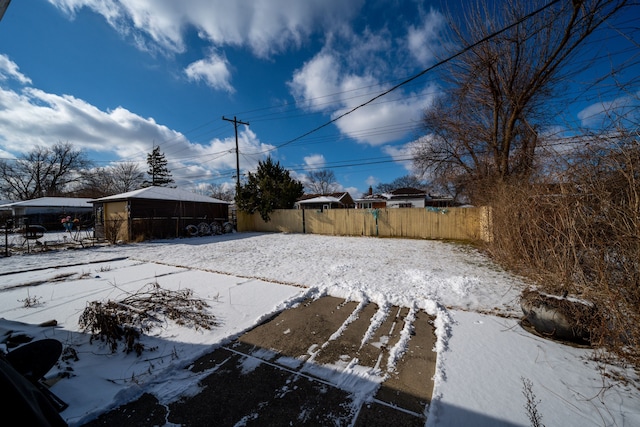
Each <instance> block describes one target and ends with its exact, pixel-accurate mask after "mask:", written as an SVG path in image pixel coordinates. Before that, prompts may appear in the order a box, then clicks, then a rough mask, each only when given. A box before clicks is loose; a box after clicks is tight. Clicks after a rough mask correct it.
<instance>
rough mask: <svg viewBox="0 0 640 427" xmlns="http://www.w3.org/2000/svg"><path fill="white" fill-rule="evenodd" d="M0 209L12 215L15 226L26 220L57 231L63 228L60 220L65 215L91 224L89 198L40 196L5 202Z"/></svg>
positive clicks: (24, 222)
mask: <svg viewBox="0 0 640 427" xmlns="http://www.w3.org/2000/svg"><path fill="white" fill-rule="evenodd" d="M0 210H1V211H4V212H5V213H6V216H7V217H8V216H11V217H13V221H14V226H15V227H21V226H23V225H25V224H26V223H27V222H28V223H29V224H31V225H41V226H43V227H44V228H46V229H47V230H49V231H58V230H62V229H63V227H62V222H61V221H62V219H63V218H66V217H67V216H70V217H71V218H72V219H77V220H78V222H79V223H80V224H82V225H85V226H92V225H93V220H92V214H93V206H92V205H91V199H85V198H80V197H40V198H38V199H32V200H23V201H20V202H12V203H7V204H4V205H1V206H0ZM9 212H10V213H9Z"/></svg>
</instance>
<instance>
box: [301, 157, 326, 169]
mask: <svg viewBox="0 0 640 427" xmlns="http://www.w3.org/2000/svg"><path fill="white" fill-rule="evenodd" d="M326 163H327V161H326V160H325V158H324V156H323V155H322V154H313V155H311V156H306V157H304V164H305V169H306V170H315V169H322V168H323V167H324V166H325V164H326Z"/></svg>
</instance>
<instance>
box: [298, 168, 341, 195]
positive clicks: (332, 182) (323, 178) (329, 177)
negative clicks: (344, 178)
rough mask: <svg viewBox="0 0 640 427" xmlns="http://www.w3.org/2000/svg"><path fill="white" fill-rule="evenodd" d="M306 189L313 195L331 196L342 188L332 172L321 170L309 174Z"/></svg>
mask: <svg viewBox="0 0 640 427" xmlns="http://www.w3.org/2000/svg"><path fill="white" fill-rule="evenodd" d="M304 187H305V189H306V190H307V192H309V193H311V194H331V193H335V192H336V191H337V190H338V188H339V187H340V186H339V184H338V183H337V182H336V175H335V173H333V171H332V170H329V169H321V170H316V171H311V172H309V173H308V174H307V179H306V180H305V184H304Z"/></svg>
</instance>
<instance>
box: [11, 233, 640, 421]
mask: <svg viewBox="0 0 640 427" xmlns="http://www.w3.org/2000/svg"><path fill="white" fill-rule="evenodd" d="M56 238H58V237H56V236H55V235H50V236H47V239H48V240H52V239H53V240H55V239H56ZM0 278H1V280H0V341H4V339H5V337H6V336H7V333H8V331H14V333H15V332H19V331H23V332H26V333H28V334H31V335H33V336H35V337H36V338H44V337H51V338H56V339H58V340H60V341H62V343H63V344H64V346H65V347H71V348H73V349H74V350H75V351H76V352H77V355H78V359H77V360H65V361H63V363H61V365H60V367H56V368H54V369H53V370H52V371H51V372H50V374H51V376H55V375H56V374H58V373H60V372H62V371H64V369H65V368H66V367H69V368H72V369H73V370H72V371H71V372H72V376H71V377H70V378H63V379H61V380H59V381H58V382H57V383H55V384H54V385H53V387H52V391H53V392H54V393H55V394H56V395H58V396H59V397H60V398H62V399H63V400H64V401H66V402H67V403H68V404H69V407H68V408H67V409H66V410H65V411H64V412H63V413H62V416H63V417H64V419H65V420H66V421H67V422H68V423H69V424H70V425H81V424H83V423H84V422H87V421H89V420H91V419H93V418H95V417H97V416H98V415H99V414H100V413H102V412H104V411H106V410H108V409H110V408H113V407H115V406H118V405H120V404H122V403H124V402H127V401H129V400H131V399H132V398H135V397H137V396H139V395H140V394H141V393H142V392H144V391H146V390H159V389H161V390H162V396H164V399H165V400H167V401H170V400H171V399H175V398H177V397H178V396H179V395H180V394H181V393H185V392H188V391H189V390H192V389H193V387H195V386H196V384H197V382H198V379H199V378H198V377H194V376H193V373H191V374H189V372H190V371H186V370H183V369H176V368H181V367H184V366H187V365H188V364H189V363H190V362H191V361H193V360H195V359H196V358H197V357H198V356H200V355H202V354H205V353H206V352H209V351H211V348H212V346H215V345H220V344H223V343H226V342H228V341H229V340H231V339H233V338H234V337H236V336H238V335H239V334H240V333H242V332H244V331H246V330H248V329H250V328H251V327H253V326H255V325H256V324H258V323H259V322H260V321H261V320H263V319H265V318H267V317H269V316H270V315H272V314H273V313H275V312H278V311H280V310H282V309H284V308H287V307H291V306H293V305H295V304H296V303H297V302H299V301H300V300H301V299H302V298H304V297H305V296H309V295H324V294H328V295H332V296H336V297H342V298H347V299H350V300H355V301H363V300H369V301H372V302H375V303H377V304H379V305H385V304H395V305H401V306H406V307H414V308H418V309H423V310H425V311H427V312H428V313H430V314H432V315H434V316H436V334H437V344H436V348H434V351H437V358H438V362H437V368H436V376H435V378H434V380H435V388H434V393H433V401H432V404H431V405H430V407H429V408H428V409H427V411H428V412H427V425H428V426H459V425H474V426H480V425H487V426H489V425H491V426H494V425H507V426H516V425H517V426H526V425H529V424H530V421H529V418H528V416H527V411H526V410H525V403H526V399H525V396H524V394H523V390H524V382H525V381H530V383H531V385H532V391H533V392H534V393H535V398H536V401H538V404H537V410H538V412H539V413H540V415H541V416H542V422H543V423H544V424H545V425H547V426H553V425H562V426H580V427H583V426H602V425H607V426H612V425H613V426H638V425H640V391H639V390H638V388H636V385H637V384H639V382H638V379H637V376H636V375H635V373H634V372H633V371H632V370H631V369H628V368H626V369H625V368H624V367H616V366H611V365H605V364H604V363H598V362H596V361H594V359H595V354H594V352H593V351H592V350H589V349H580V348H574V347H569V346H565V345H562V344H559V343H555V342H551V341H548V340H544V339H542V338H539V337H537V336H534V335H531V334H529V333H527V332H525V331H524V330H523V329H522V328H521V327H520V326H519V324H518V316H520V309H519V305H518V296H519V293H520V291H521V289H522V288H523V287H524V286H525V284H524V283H523V282H522V281H521V280H520V279H518V278H517V277H514V276H513V275H510V274H508V273H506V272H504V271H503V270H501V269H500V268H499V267H497V266H496V265H495V264H493V263H492V262H491V261H490V260H489V259H488V258H486V257H485V256H483V255H482V254H480V253H478V252H477V251H476V250H474V249H473V248H471V247H468V246H464V245H460V244H454V243H445V242H435V241H423V240H400V239H376V238H352V237H331V236H317V235H299V234H261V233H234V234H229V235H222V236H211V237H198V238H191V239H177V240H169V241H153V242H146V243H141V244H132V245H120V246H105V247H94V248H90V249H78V250H62V251H51V252H44V253H38V254H31V255H15V256H11V257H9V258H3V259H2V260H0ZM149 283H157V284H159V285H160V286H161V287H163V288H166V289H173V290H177V289H185V288H188V289H192V290H193V291H194V293H195V295H196V296H198V297H200V298H202V299H204V300H206V301H207V303H208V304H209V306H210V312H211V313H212V314H213V315H215V316H216V318H217V319H218V320H219V321H220V325H219V326H217V327H215V328H213V329H212V330H202V329H199V330H195V329H192V328H186V327H181V326H178V325H175V324H172V323H171V322H167V323H166V324H165V325H164V326H163V327H162V328H157V329H155V330H153V331H152V333H151V334H150V336H149V337H145V338H144V343H145V345H147V346H157V347H158V348H157V349H156V350H155V351H153V352H145V353H143V355H142V356H141V357H136V355H135V354H128V355H127V354H125V353H123V352H117V353H115V354H112V353H111V352H110V351H109V350H108V349H107V348H105V347H104V346H102V345H101V344H100V343H96V342H94V343H93V344H90V343H89V337H88V336H87V335H86V334H83V333H81V330H80V328H79V326H78V320H79V316H80V314H81V313H82V311H83V310H84V308H85V307H86V304H87V302H89V301H107V300H118V299H121V298H123V297H125V296H126V295H130V294H131V293H135V292H136V291H138V290H140V289H142V288H143V287H144V286H145V285H148V284H149ZM27 302H28V303H29V304H27ZM26 305H29V307H26ZM52 319H55V320H56V321H57V322H58V326H57V327H55V328H54V327H39V326H37V325H38V324H40V323H42V322H46V321H49V320H52ZM3 350H5V351H6V348H5V349H3ZM625 378H626V379H628V380H630V381H629V382H627V381H625V380H624V379H625Z"/></svg>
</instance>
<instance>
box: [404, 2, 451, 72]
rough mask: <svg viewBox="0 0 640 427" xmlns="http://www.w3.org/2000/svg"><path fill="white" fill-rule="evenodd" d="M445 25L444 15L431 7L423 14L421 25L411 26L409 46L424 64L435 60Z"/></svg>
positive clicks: (408, 38) (412, 53)
mask: <svg viewBox="0 0 640 427" xmlns="http://www.w3.org/2000/svg"><path fill="white" fill-rule="evenodd" d="M444 25H445V18H444V15H442V14H441V13H440V12H438V11H436V10H433V9H431V10H430V11H429V12H428V13H427V14H423V20H422V23H421V25H419V26H415V25H410V26H409V30H408V31H407V46H408V48H409V52H411V55H413V57H414V58H416V60H418V62H419V63H420V64H421V65H422V66H427V65H429V64H431V63H433V62H434V61H435V59H436V55H437V52H438V47H439V46H441V41H442V32H443V30H444Z"/></svg>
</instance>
